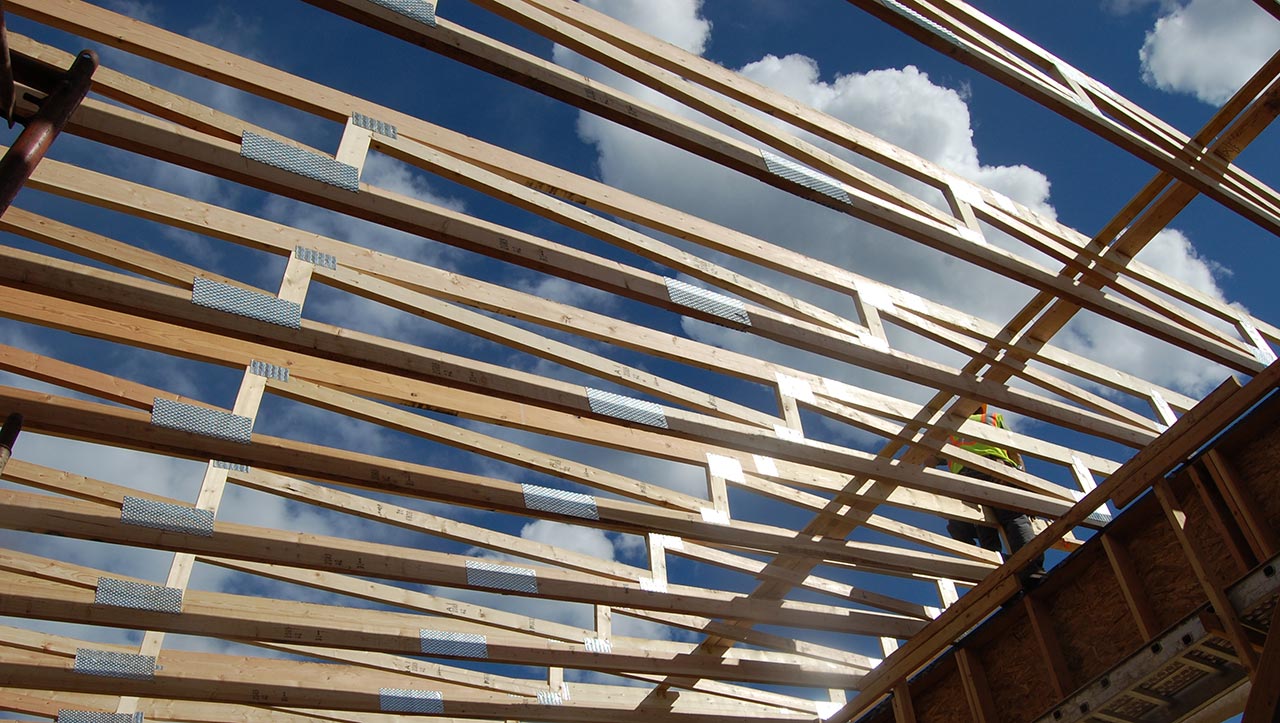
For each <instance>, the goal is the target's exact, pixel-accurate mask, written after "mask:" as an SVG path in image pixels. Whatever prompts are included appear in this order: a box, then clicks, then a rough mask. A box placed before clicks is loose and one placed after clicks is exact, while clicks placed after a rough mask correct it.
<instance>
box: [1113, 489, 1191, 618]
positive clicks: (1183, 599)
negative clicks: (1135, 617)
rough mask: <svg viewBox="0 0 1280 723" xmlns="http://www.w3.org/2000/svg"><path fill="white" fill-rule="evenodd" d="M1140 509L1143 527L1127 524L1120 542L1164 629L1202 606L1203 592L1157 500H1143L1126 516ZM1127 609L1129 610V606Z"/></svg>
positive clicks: (1153, 498)
mask: <svg viewBox="0 0 1280 723" xmlns="http://www.w3.org/2000/svg"><path fill="white" fill-rule="evenodd" d="M1138 505H1141V508H1139V507H1138ZM1138 509H1141V512H1140V513H1139V519H1140V520H1141V521H1142V522H1143V523H1144V524H1135V525H1132V526H1129V525H1126V533H1127V534H1126V535H1124V536H1121V537H1119V539H1120V540H1121V541H1122V542H1123V543H1124V546H1125V548H1126V549H1127V550H1128V552H1129V557H1130V558H1131V559H1132V560H1133V566H1134V568H1135V569H1137V571H1138V577H1139V578H1140V580H1141V583H1142V590H1143V592H1145V593H1146V595H1147V599H1148V600H1149V601H1150V602H1151V607H1152V609H1153V610H1154V611H1155V616H1156V620H1157V621H1158V624H1159V627H1160V629H1162V630H1163V629H1164V628H1167V627H1169V626H1170V625H1173V624H1174V623H1176V622H1178V621H1180V620H1182V619H1183V618H1185V617H1186V616H1187V615H1189V614H1191V611H1192V610H1194V609H1196V608H1198V607H1200V606H1201V605H1203V604H1204V600H1205V597H1204V590H1203V588H1201V587H1200V583H1199V582H1198V581H1197V580H1196V577H1195V573H1194V572H1192V570H1191V568H1190V566H1188V565H1187V558H1186V556H1185V555H1183V554H1182V546H1181V545H1179V544H1178V538H1177V536H1175V535H1174V532H1173V528H1172V527H1170V526H1169V522H1168V520H1167V518H1166V517H1165V515H1164V511H1163V510H1161V509H1160V504H1159V503H1158V502H1157V501H1156V499H1155V497H1154V496H1152V495H1147V496H1146V497H1143V498H1142V499H1141V500H1139V501H1138V502H1137V503H1136V504H1135V507H1134V508H1131V509H1130V510H1129V511H1127V512H1126V513H1125V514H1126V515H1127V514H1130V513H1132V512H1136V511H1137V510H1138ZM1124 609H1125V610H1126V611H1127V610H1128V608H1127V607H1125V608H1124Z"/></svg>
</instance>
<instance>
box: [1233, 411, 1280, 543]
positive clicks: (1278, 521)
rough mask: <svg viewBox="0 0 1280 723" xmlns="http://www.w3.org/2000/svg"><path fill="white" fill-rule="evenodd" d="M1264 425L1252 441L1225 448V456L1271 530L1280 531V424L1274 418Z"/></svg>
mask: <svg viewBox="0 0 1280 723" xmlns="http://www.w3.org/2000/svg"><path fill="white" fill-rule="evenodd" d="M1273 406H1275V405H1273ZM1260 426H1261V428H1260V429H1257V430H1256V431H1257V434H1258V436H1257V437H1256V438H1254V439H1253V440H1252V441H1250V442H1249V443H1247V444H1241V445H1224V450H1223V453H1224V457H1225V458H1226V460H1227V463H1228V464H1229V465H1230V466H1231V468H1232V469H1233V470H1234V471H1235V472H1236V473H1237V475H1236V476H1237V479H1239V480H1240V484H1241V487H1243V488H1244V489H1245V490H1246V491H1247V492H1248V494H1249V497H1250V498H1251V499H1250V500H1249V502H1251V503H1253V504H1254V505H1255V509H1258V510H1261V511H1262V514H1263V517H1264V521H1265V522H1266V524H1267V525H1268V526H1269V527H1270V528H1271V529H1273V530H1280V495H1277V494H1275V490H1276V486H1277V483H1280V422H1277V420H1275V419H1274V418H1272V419H1271V420H1270V423H1268V424H1265V425H1260Z"/></svg>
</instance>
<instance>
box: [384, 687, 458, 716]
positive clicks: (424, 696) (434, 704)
mask: <svg viewBox="0 0 1280 723" xmlns="http://www.w3.org/2000/svg"><path fill="white" fill-rule="evenodd" d="M378 700H379V704H380V705H381V707H382V710H383V712H385V713H426V714H432V713H434V714H437V715H439V714H441V713H444V693H441V692H440V691H438V690H412V689H409V688H380V689H378Z"/></svg>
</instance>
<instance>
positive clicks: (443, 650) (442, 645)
mask: <svg viewBox="0 0 1280 723" xmlns="http://www.w3.org/2000/svg"><path fill="white" fill-rule="evenodd" d="M418 644H419V646H420V647H421V649H422V654H423V655H445V656H450V657H455V658H481V659H487V658H488V657H489V640H488V638H486V637H485V636H483V635H480V634H478V633H455V632H451V631H448V630H426V629H422V630H419V631H418Z"/></svg>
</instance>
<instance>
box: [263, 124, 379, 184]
mask: <svg viewBox="0 0 1280 723" xmlns="http://www.w3.org/2000/svg"><path fill="white" fill-rule="evenodd" d="M240 155H241V156H244V157H245V158H247V159H249V160H251V161H257V162H258V163H263V164H266V165H268V166H271V167H273V168H279V169H280V170H282V171H288V172H290V173H296V174H298V175H299V176H302V177H304V178H310V179H311V180H313V181H320V182H321V183H327V184H329V185H330V186H335V187H337V188H341V189H342V190H344V191H351V192H353V193H354V192H358V191H359V190H360V169H358V168H356V167H355V166H352V165H349V164H346V163H341V162H339V161H335V160H334V159H332V158H330V157H328V156H324V155H321V154H319V153H316V152H314V151H309V150H307V149H305V148H299V147H297V146H293V145H289V144H288V143H282V142H281V141H278V140H276V139H274V138H268V137H266V136H260V135H258V134H257V133H251V132H249V131H245V132H244V135H242V136H241V137H240Z"/></svg>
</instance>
